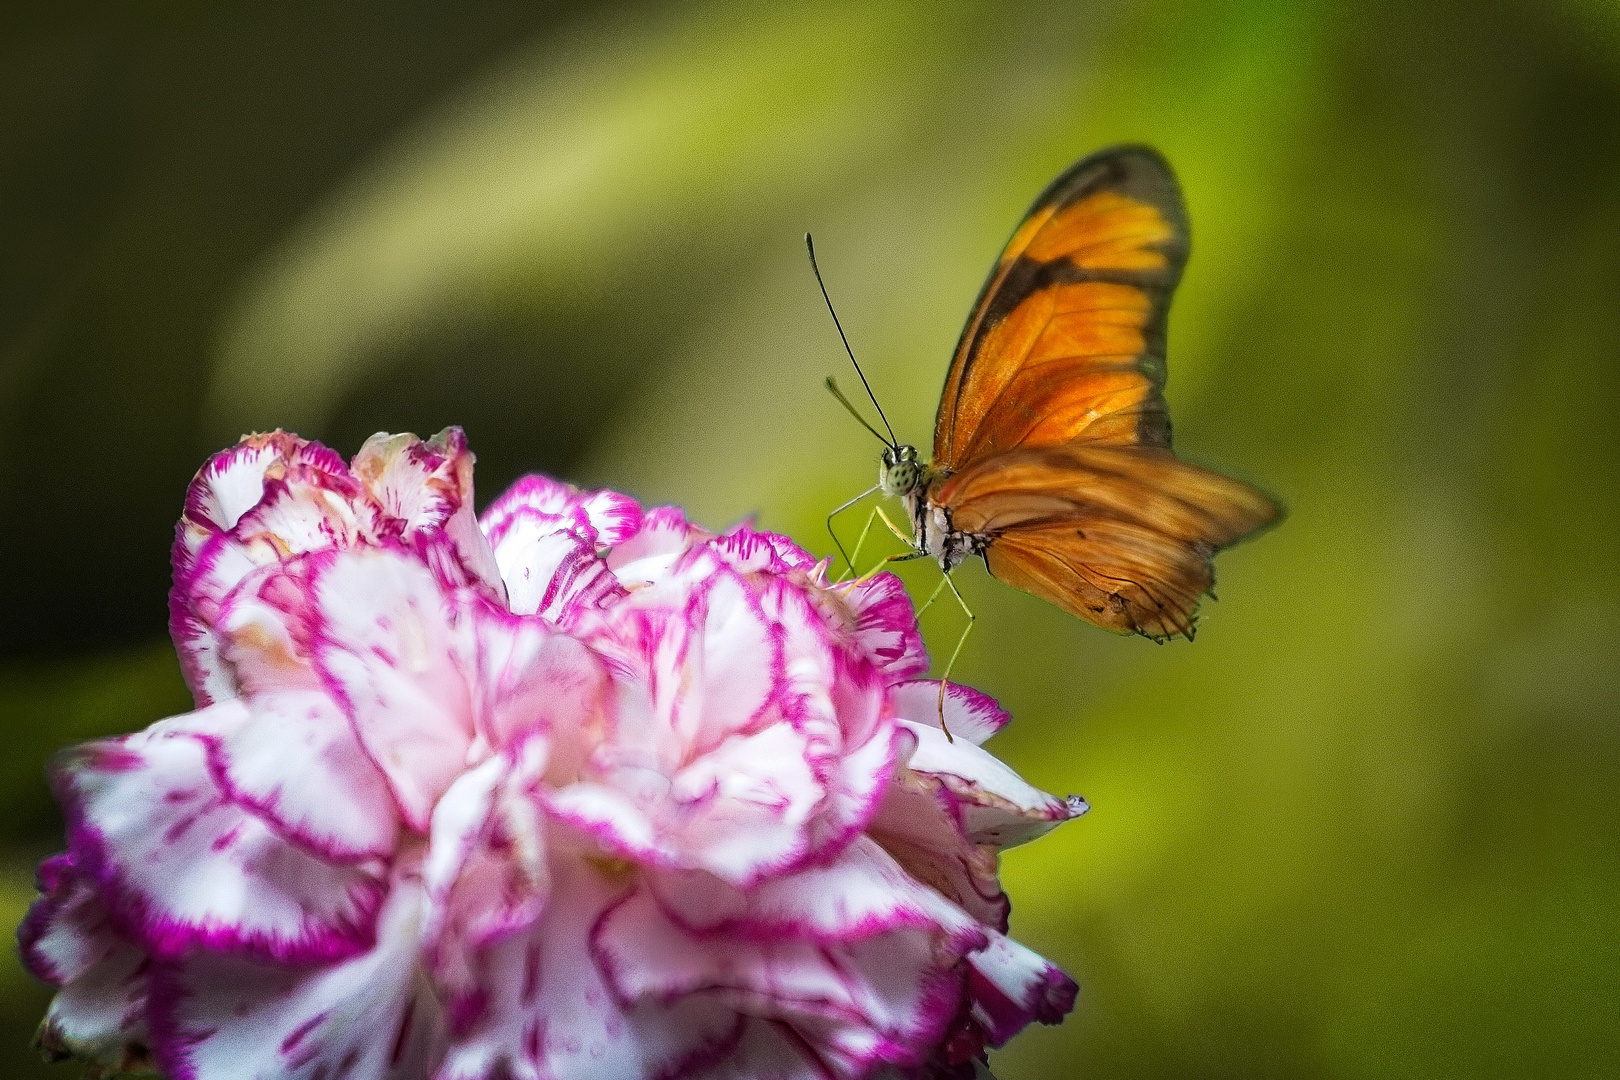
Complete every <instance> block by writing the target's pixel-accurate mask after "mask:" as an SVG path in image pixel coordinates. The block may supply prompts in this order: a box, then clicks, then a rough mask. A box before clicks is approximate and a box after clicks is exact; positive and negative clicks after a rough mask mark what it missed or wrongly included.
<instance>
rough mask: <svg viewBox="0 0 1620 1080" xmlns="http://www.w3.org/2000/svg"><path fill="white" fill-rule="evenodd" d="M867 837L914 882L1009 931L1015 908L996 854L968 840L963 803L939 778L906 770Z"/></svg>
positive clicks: (892, 786) (890, 788)
mask: <svg viewBox="0 0 1620 1080" xmlns="http://www.w3.org/2000/svg"><path fill="white" fill-rule="evenodd" d="M867 832H868V835H870V836H871V837H872V839H873V840H875V841H877V842H878V843H879V844H882V845H883V849H884V850H885V851H887V852H888V853H889V854H890V855H892V856H894V859H895V861H896V862H898V863H899V864H900V865H901V866H903V867H905V868H906V870H907V871H908V872H909V873H910V874H911V876H912V877H914V878H916V879H917V880H918V881H921V882H924V883H926V884H927V885H929V886H931V887H933V888H934V889H936V890H938V892H939V893H940V895H942V896H944V897H946V898H947V899H949V900H950V901H951V902H952V903H954V904H956V905H957V906H958V907H960V908H961V909H962V910H963V911H966V912H967V913H968V914H970V915H972V916H973V917H974V918H975V919H977V920H978V921H979V922H980V923H982V924H984V925H985V926H987V927H991V928H993V929H995V930H1000V931H1002V932H1005V931H1006V929H1007V916H1008V915H1009V914H1010V913H1011V911H1012V903H1011V901H1009V900H1008V899H1007V894H1006V893H1005V892H1003V891H1002V888H1001V881H1000V879H999V878H998V877H997V876H996V874H997V868H998V865H997V864H998V861H999V860H998V857H997V854H996V850H995V849H994V848H992V847H982V846H980V845H978V844H975V843H974V842H973V840H972V838H971V837H969V836H968V834H967V831H966V830H965V829H964V828H963V827H962V823H961V810H960V803H959V802H958V800H957V799H956V797H955V796H953V795H951V794H950V793H949V792H948V791H945V790H943V788H942V785H941V784H940V782H939V781H938V780H937V779H934V778H933V777H929V776H925V775H924V774H922V773H914V772H912V771H911V770H909V769H902V770H901V771H900V772H899V773H898V774H897V775H896V776H895V778H894V780H893V781H892V782H891V783H890V784H889V786H888V789H887V790H886V791H885V793H884V797H883V803H882V805H881V806H880V807H879V808H878V812H877V815H876V816H875V817H874V818H873V819H872V822H871V824H870V826H868V829H867Z"/></svg>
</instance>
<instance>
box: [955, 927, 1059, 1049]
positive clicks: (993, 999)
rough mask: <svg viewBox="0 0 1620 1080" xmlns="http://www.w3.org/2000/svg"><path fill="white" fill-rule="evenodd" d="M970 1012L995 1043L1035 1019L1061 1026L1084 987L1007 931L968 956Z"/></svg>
mask: <svg viewBox="0 0 1620 1080" xmlns="http://www.w3.org/2000/svg"><path fill="white" fill-rule="evenodd" d="M968 965H969V966H970V968H971V969H972V970H971V972H970V974H969V976H968V995H969V997H970V998H971V1000H972V1003H973V1004H972V1007H971V1015H972V1017H973V1019H974V1020H975V1021H977V1022H978V1023H979V1024H980V1025H981V1026H982V1027H983V1029H984V1032H985V1036H986V1041H987V1042H988V1043H989V1045H991V1046H1001V1045H1003V1044H1005V1043H1006V1041H1007V1040H1008V1039H1010V1038H1012V1037H1013V1036H1014V1035H1016V1034H1018V1033H1019V1032H1020V1031H1022V1030H1024V1028H1025V1027H1027V1026H1028V1025H1029V1024H1030V1023H1031V1022H1033V1021H1039V1022H1041V1023H1043V1024H1056V1023H1059V1022H1061V1021H1062V1019H1063V1018H1064V1017H1065V1016H1067V1015H1068V1014H1069V1010H1071V1009H1073V1008H1074V999H1075V996H1076V995H1077V994H1078V993H1079V992H1080V988H1079V986H1078V985H1076V983H1075V981H1074V980H1073V979H1071V978H1069V977H1068V976H1067V975H1065V974H1064V973H1063V972H1062V970H1061V969H1059V968H1058V966H1057V965H1056V964H1053V963H1052V962H1051V961H1049V960H1047V959H1045V958H1044V957H1041V956H1040V955H1038V954H1036V953H1034V952H1032V951H1031V950H1029V949H1026V948H1025V947H1024V946H1022V945H1020V944H1018V942H1016V941H1013V940H1012V939H1011V938H1008V937H1006V936H1004V935H1002V934H995V935H993V936H992V937H991V939H990V943H989V945H987V946H986V947H985V948H983V949H981V950H980V951H978V952H976V953H974V954H973V955H971V956H969V957H968Z"/></svg>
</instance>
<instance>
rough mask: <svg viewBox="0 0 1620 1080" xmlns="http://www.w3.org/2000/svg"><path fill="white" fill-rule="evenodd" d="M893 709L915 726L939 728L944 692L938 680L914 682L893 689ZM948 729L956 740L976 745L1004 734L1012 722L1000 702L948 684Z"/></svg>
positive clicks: (966, 688) (974, 691)
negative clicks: (1004, 728)
mask: <svg viewBox="0 0 1620 1080" xmlns="http://www.w3.org/2000/svg"><path fill="white" fill-rule="evenodd" d="M889 694H890V697H889V707H890V709H891V710H892V711H893V712H894V715H895V716H897V717H899V718H900V719H902V720H910V721H911V722H912V723H914V724H927V725H928V726H929V727H935V728H937V727H939V721H940V693H939V680H938V679H914V680H912V681H910V682H903V683H899V684H897V685H895V686H892V687H890V688H889ZM944 706H945V728H946V730H948V731H949V732H950V733H951V737H952V738H956V739H966V740H967V741H968V742H970V743H972V744H973V745H975V746H979V745H981V744H982V743H983V742H984V741H985V740H986V739H988V738H989V737H990V736H992V735H994V734H995V733H996V732H998V731H1000V730H1001V729H1002V728H1003V727H1005V726H1006V725H1007V721H1008V720H1009V719H1011V718H1010V717H1009V716H1008V715H1007V713H1006V711H1005V710H1003V709H1002V708H1001V706H1000V705H998V704H996V699H995V698H993V697H991V696H990V695H989V694H981V693H980V692H979V691H977V690H975V689H973V688H972V687H971V686H963V685H961V684H960V683H946V684H945V701H944Z"/></svg>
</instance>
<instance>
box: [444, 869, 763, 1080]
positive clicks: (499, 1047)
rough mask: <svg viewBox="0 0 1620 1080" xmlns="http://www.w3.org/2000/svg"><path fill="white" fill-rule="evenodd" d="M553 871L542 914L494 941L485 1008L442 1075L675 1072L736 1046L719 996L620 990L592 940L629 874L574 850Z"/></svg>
mask: <svg viewBox="0 0 1620 1080" xmlns="http://www.w3.org/2000/svg"><path fill="white" fill-rule="evenodd" d="M553 872H554V875H555V877H554V887H553V892H552V903H551V905H550V907H548V908H547V910H546V914H545V917H544V918H543V919H542V920H541V921H540V923H539V924H537V925H536V926H535V927H534V929H532V930H531V931H529V932H528V933H524V934H516V935H513V936H511V937H509V938H506V939H504V940H502V941H501V942H499V943H498V944H496V945H494V946H493V947H491V948H490V950H489V951H488V953H487V955H486V958H485V967H484V983H483V985H484V987H485V989H486V993H487V997H486V999H485V1005H484V1008H483V1009H482V1011H481V1013H480V1014H479V1015H478V1017H477V1018H476V1019H475V1020H474V1021H473V1022H472V1023H471V1026H470V1027H469V1028H468V1029H467V1030H466V1031H465V1032H464V1033H463V1034H461V1035H460V1036H459V1037H457V1038H456V1039H455V1040H454V1041H453V1043H452V1045H451V1048H450V1052H449V1055H448V1057H447V1058H446V1060H445V1065H444V1068H443V1069H442V1070H441V1072H440V1073H439V1074H438V1077H437V1080H497V1078H510V1080H645V1078H648V1077H666V1076H667V1077H676V1076H685V1075H688V1074H689V1069H690V1068H691V1067H692V1066H694V1065H696V1064H698V1063H701V1062H704V1061H709V1060H713V1059H714V1058H715V1057H716V1056H718V1055H719V1054H720V1053H723V1052H724V1051H725V1050H727V1049H729V1048H730V1046H731V1045H732V1044H733V1043H734V1041H735V1039H736V1037H737V1034H738V1031H739V1026H740V1025H739V1023H738V1018H737V1017H736V1015H735V1014H734V1012H733V1011H732V1010H730V1009H727V1008H725V1007H723V1006H721V1005H719V1004H717V1003H715V1002H712V1001H707V1000H703V999H701V998H693V999H689V1000H686V1001H681V1002H676V1003H674V1004H671V1005H668V1006H665V1005H660V1004H657V1003H655V1002H647V1003H644V1004H642V1005H640V1006H635V1007H625V1006H623V1005H621V1004H620V1003H618V1002H616V1001H615V1000H614V998H613V995H612V993H611V991H610V990H609V988H608V986H607V985H606V984H605V983H604V982H603V981H602V977H601V975H600V973H599V972H598V970H597V966H596V963H595V961H594V959H593V957H592V956H591V954H590V951H589V948H588V941H589V938H590V934H591V928H592V927H593V926H594V925H595V924H596V923H597V921H598V919H599V918H600V916H601V914H602V912H603V910H604V909H605V908H606V907H607V906H608V904H609V903H611V902H612V901H613V900H615V899H616V898H617V897H618V896H620V895H621V894H622V892H623V889H624V885H623V884H622V880H621V879H616V878H615V877H614V876H612V875H609V874H606V873H603V872H600V871H598V870H597V869H595V868H594V867H592V866H590V865H589V864H587V863H586V862H584V861H583V860H579V859H572V858H569V859H564V860H562V861H560V862H559V863H557V864H556V865H555V866H554V867H553Z"/></svg>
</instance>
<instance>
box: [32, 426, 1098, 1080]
mask: <svg viewBox="0 0 1620 1080" xmlns="http://www.w3.org/2000/svg"><path fill="white" fill-rule="evenodd" d="M174 566H175V584H174V591H173V594H172V599H171V609H172V613H173V618H172V627H173V633H174V638H175V643H176V645H177V647H178V648H179V650H180V655H181V658H182V665H183V670H184V672H185V676H186V679H187V681H188V683H189V684H190V686H191V689H192V691H193V693H194V695H195V696H196V699H197V706H198V707H197V709H196V711H194V712H191V713H187V714H185V715H183V716H177V717H173V718H170V719H167V720H163V721H160V722H158V723H156V724H153V725H152V726H151V727H149V728H147V729H146V730H144V731H141V732H138V733H136V734H133V735H127V736H123V737H121V738H114V739H105V740H101V741H97V742H92V743H88V744H85V745H82V746H79V747H76V748H73V749H70V750H68V751H66V752H65V753H64V754H63V755H62V756H61V758H60V759H59V760H57V761H56V762H55V763H54V764H53V766H52V770H51V777H52V783H53V785H54V790H55V793H56V796H57V798H58V800H59V801H60V802H61V804H62V807H63V809H64V812H65V814H66V817H67V851H66V852H65V853H64V854H61V855H57V856H55V857H53V858H51V859H49V860H47V861H46V862H45V863H44V864H43V865H42V866H41V868H40V875H39V881H40V891H41V893H42V894H43V895H42V896H41V898H40V899H39V900H38V901H37V902H36V903H35V905H34V907H33V909H32V910H31V911H30V912H29V915H28V918H27V920H26V921H25V922H24V924H23V926H22V928H21V930H20V932H19V936H20V940H21V944H22V951H23V957H24V960H25V962H26V963H27V965H28V967H29V969H30V970H31V971H32V972H33V973H34V974H35V975H37V976H38V977H39V978H41V979H44V980H45V981H47V982H49V983H51V984H53V985H55V986H57V987H58V988H59V990H58V993H57V995H56V998H55V1000H54V1001H53V1002H52V1004H51V1007H50V1012H49V1013H48V1015H47V1016H46V1018H45V1022H44V1024H43V1026H42V1028H41V1032H40V1037H39V1038H40V1045H41V1046H42V1047H43V1048H44V1049H45V1050H46V1051H47V1052H48V1053H50V1054H52V1055H55V1056H69V1055H71V1056H76V1057H80V1058H83V1059H85V1060H87V1061H88V1062H90V1063H91V1066H92V1070H93V1072H97V1073H98V1074H103V1073H110V1072H117V1071H125V1070H137V1071H138V1070H143V1069H156V1070H159V1071H161V1072H163V1073H165V1074H167V1075H168V1076H170V1077H172V1078H174V1080H193V1078H195V1080H214V1078H220V1080H224V1078H232V1080H234V1078H239V1077H258V1078H265V1080H269V1078H275V1077H289V1078H291V1077H296V1078H299V1080H339V1078H349V1080H381V1078H388V1080H418V1078H420V1080H428V1078H436V1080H498V1078H500V1080H507V1078H510V1080H541V1078H547V1080H550V1078H556V1080H573V1078H580V1080H584V1078H593V1080H598V1078H609V1080H611V1078H623V1080H652V1078H677V1077H689V1078H694V1080H699V1078H702V1080H770V1078H781V1080H787V1078H798V1077H804V1078H806V1080H808V1078H813V1077H814V1078H825V1077H837V1078H848V1080H855V1078H860V1077H877V1076H882V1077H956V1076H971V1075H974V1074H975V1072H976V1070H981V1069H982V1062H983V1060H984V1054H985V1050H986V1048H987V1047H995V1046H1000V1045H1001V1044H1002V1043H1004V1042H1005V1041H1006V1040H1007V1039H1008V1038H1010V1037H1011V1036H1012V1035H1013V1034H1014V1033H1015V1032H1017V1031H1018V1030H1019V1029H1021V1028H1022V1027H1024V1026H1025V1025H1026V1024H1028V1023H1029V1022H1031V1021H1034V1020H1039V1021H1042V1022H1046V1023H1054V1022H1056V1021H1058V1020H1059V1019H1061V1017H1062V1016H1063V1015H1064V1014H1065V1013H1066V1012H1067V1011H1068V1010H1069V1009H1070V1008H1071V1006H1072V1004H1073V1001H1074V996H1075V985H1074V983H1073V982H1072V981H1070V980H1069V978H1068V977H1067V976H1065V975H1064V974H1063V973H1062V972H1061V971H1059V970H1058V969H1057V968H1055V967H1054V966H1052V965H1051V964H1050V963H1048V962H1047V961H1045V960H1043V959H1041V958H1040V957H1038V956H1036V955H1035V954H1033V953H1032V952H1030V951H1029V950H1027V949H1025V948H1023V947H1022V946H1020V945H1018V944H1016V943H1015V942H1013V941H1012V940H1011V939H1010V938H1009V937H1007V936H1006V934H1007V917H1008V911H1009V904H1008V901H1007V898H1006V895H1005V894H1004V893H1003V892H1002V889H1001V887H1000V884H999V883H998V881H997V876H996V874H997V869H996V862H997V852H998V851H999V850H1000V849H1001V848H1004V847H1007V846H1010V845H1013V844H1018V843H1022V842H1024V841H1026V840H1030V839H1032V838H1034V837H1036V836H1039V835H1041V834H1042V833H1044V832H1046V831H1047V830H1049V829H1051V828H1052V827H1053V826H1054V825H1056V824H1058V823H1059V822H1062V821H1065V820H1067V819H1069V818H1072V817H1075V816H1077V815H1078V814H1079V813H1081V812H1083V810H1084V803H1083V802H1082V801H1080V800H1077V799H1069V800H1063V799H1057V798H1054V797H1052V796H1050V795H1047V794H1045V793H1043V792H1040V791H1037V790H1036V789H1034V788H1032V787H1031V786H1029V785H1028V784H1026V783H1025V782H1024V781H1022V780H1021V779H1019V777H1018V776H1017V775H1016V774H1014V773H1013V772H1012V771H1011V770H1010V769H1008V768H1007V767H1006V766H1005V765H1003V764H1002V763H1001V762H999V761H998V760H996V759H995V758H994V757H992V756H991V755H990V754H989V753H987V752H986V751H984V750H983V749H981V747H980V745H979V744H980V743H982V742H983V741H984V739H986V738H987V737H989V736H990V735H992V734H994V733H995V731H996V730H998V729H999V728H1000V727H1001V726H1002V725H1003V724H1004V723H1005V722H1006V720H1007V717H1006V715H1005V714H1004V713H1003V712H1002V711H1001V710H1000V709H999V708H998V707H997V706H996V704H995V702H993V701H992V700H990V699H989V698H987V697H985V696H984V695H982V694H979V693H977V692H976V691H973V690H971V689H968V688H967V687H963V686H956V685H950V686H947V687H946V691H945V695H944V720H945V722H946V724H947V725H948V727H949V731H950V732H951V735H953V736H954V738H952V737H951V736H948V735H947V734H946V732H945V731H944V730H942V729H941V726H940V720H941V717H940V706H939V684H938V683H937V682H922V681H918V680H919V677H920V676H921V675H922V674H923V673H924V672H925V671H926V670H927V667H928V659H927V656H926V654H925V653H924V651H923V647H922V641H921V639H920V637H919V636H918V633H917V630H916V617H915V614H914V612H913V610H912V607H911V604H910V601H909V600H908V598H907V597H906V595H905V593H904V591H903V589H902V588H901V586H900V583H899V581H898V580H897V579H895V578H894V577H892V576H890V575H880V576H877V577H874V578H872V579H871V580H869V581H866V582H862V583H857V584H853V585H850V584H844V585H833V584H830V583H829V582H828V580H827V576H826V575H827V565H826V564H825V563H822V562H817V561H816V560H814V559H813V558H812V557H811V556H809V555H808V554H806V553H805V552H804V551H802V550H801V549H799V548H798V547H796V546H795V545H794V544H793V543H792V542H791V541H789V540H787V539H786V538H784V537H781V536H776V535H773V534H771V533H767V532H760V531H757V530H754V529H752V528H749V527H747V526H739V527H737V528H735V529H733V530H731V531H730V532H727V533H724V534H719V535H716V534H714V533H710V532H707V531H705V530H703V529H701V528H699V527H697V526H696V525H693V524H691V523H690V522H688V521H687V520H686V519H685V517H684V515H682V514H681V512H680V511H679V510H677V509H675V508H670V507H665V508H659V509H654V510H650V511H645V512H644V511H643V510H642V509H641V508H640V507H639V506H637V505H636V504H635V503H634V502H633V501H632V500H630V499H629V498H627V497H625V496H622V495H618V494H615V493H612V492H605V491H602V492H581V491H578V490H576V489H574V488H573V487H570V486H568V485H566V484H562V483H559V482H557V481H554V480H550V479H547V478H545V477H541V476H531V477H528V478H526V479H524V480H521V481H519V482H518V484H517V485H516V486H514V487H513V488H512V489H511V490H510V491H508V492H507V493H506V494H504V495H503V496H501V497H500V498H499V499H498V500H496V502H495V503H494V505H492V506H491V507H490V508H489V509H488V510H487V511H486V512H485V514H484V516H483V518H482V520H478V519H475V517H474V511H473V487H472V455H471V454H470V453H469V452H468V451H467V448H466V445H465V441H464V439H463V437H462V434H461V432H460V431H459V430H458V429H454V428H452V429H450V430H448V431H446V432H444V433H443V434H441V435H440V436H438V437H437V438H435V439H433V440H431V441H429V442H422V441H420V440H418V439H416V438H415V437H414V436H408V435H404V436H393V437H390V436H384V435H379V436H376V437H374V438H373V439H371V440H370V441H368V442H367V443H366V445H365V447H363V448H362V449H361V451H360V453H359V454H358V455H356V457H355V458H354V460H353V461H352V462H350V463H349V464H348V465H345V464H344V463H343V461H342V460H341V459H340V458H339V457H338V456H337V455H336V454H334V453H332V452H331V451H330V450H328V449H326V448H324V447H322V446H319V445H318V444H315V443H310V442H306V441H304V440H302V439H299V438H297V437H296V436H293V435H289V434H285V433H282V432H274V433H271V434H268V435H255V436H250V437H248V438H246V439H244V440H243V441H242V442H241V443H240V444H238V445H237V446H236V447H234V448H232V449H230V450H227V451H225V452H223V453H221V454H219V455H217V456H216V457H215V458H213V459H212V460H210V461H209V462H208V463H207V464H206V465H205V466H204V467H203V469H202V470H201V471H200V472H199V473H198V475H197V478H196V480H195V481H193V483H192V486H191V490H190V492H189V493H188V495H187V498H186V507H185V513H184V516H183V517H182V518H181V521H180V525H179V528H178V530H177V536H176V540H175V549H174Z"/></svg>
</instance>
